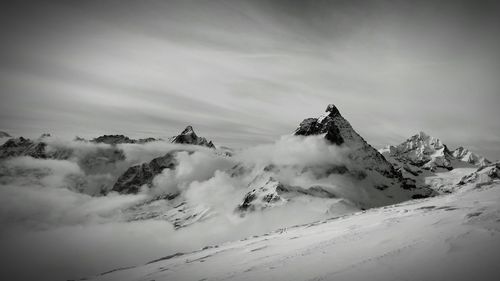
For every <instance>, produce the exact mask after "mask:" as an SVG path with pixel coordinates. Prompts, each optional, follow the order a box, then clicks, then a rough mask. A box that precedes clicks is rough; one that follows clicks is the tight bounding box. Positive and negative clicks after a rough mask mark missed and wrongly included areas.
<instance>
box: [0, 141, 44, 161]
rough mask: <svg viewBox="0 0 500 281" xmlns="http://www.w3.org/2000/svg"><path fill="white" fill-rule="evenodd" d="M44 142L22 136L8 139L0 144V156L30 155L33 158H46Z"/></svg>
mask: <svg viewBox="0 0 500 281" xmlns="http://www.w3.org/2000/svg"><path fill="white" fill-rule="evenodd" d="M46 146H47V144H45V143H44V142H34V141H32V140H30V139H26V138H23V137H19V138H13V139H9V140H8V141H7V142H5V143H4V144H3V145H2V146H0V158H7V157H17V156H31V157H33V158H46V157H47V155H46V154H45V148H46Z"/></svg>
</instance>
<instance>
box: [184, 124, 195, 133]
mask: <svg viewBox="0 0 500 281" xmlns="http://www.w3.org/2000/svg"><path fill="white" fill-rule="evenodd" d="M181 135H194V136H196V133H195V132H194V129H193V127H192V126H191V125H189V126H187V127H186V129H184V131H182V133H181Z"/></svg>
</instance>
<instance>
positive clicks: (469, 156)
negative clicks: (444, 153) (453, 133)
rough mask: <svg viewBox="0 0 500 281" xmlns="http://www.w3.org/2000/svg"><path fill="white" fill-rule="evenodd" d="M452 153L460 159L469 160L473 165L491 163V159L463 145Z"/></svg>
mask: <svg viewBox="0 0 500 281" xmlns="http://www.w3.org/2000/svg"><path fill="white" fill-rule="evenodd" d="M452 155H453V157H455V158H456V159H458V160H460V161H463V162H467V163H470V164H473V165H478V166H486V165H489V164H491V161H489V160H488V159H486V158H485V157H483V156H480V155H478V154H476V153H474V152H472V151H470V150H468V149H466V148H464V147H462V146H460V147H459V148H457V149H455V150H453V152H452Z"/></svg>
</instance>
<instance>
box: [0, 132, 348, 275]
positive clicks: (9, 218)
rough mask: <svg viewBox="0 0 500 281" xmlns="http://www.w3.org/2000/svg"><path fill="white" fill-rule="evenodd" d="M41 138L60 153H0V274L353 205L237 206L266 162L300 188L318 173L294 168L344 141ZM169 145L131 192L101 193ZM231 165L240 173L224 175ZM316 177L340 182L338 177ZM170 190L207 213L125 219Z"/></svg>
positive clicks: (107, 266) (93, 264)
mask: <svg viewBox="0 0 500 281" xmlns="http://www.w3.org/2000/svg"><path fill="white" fill-rule="evenodd" d="M43 141H44V142H46V143H47V145H48V146H47V151H49V152H50V153H51V155H52V156H53V157H59V158H64V159H62V160H61V159H59V160H58V159H35V158H32V157H14V158H7V159H4V160H1V161H0V172H1V173H0V175H1V176H0V225H1V226H2V227H1V230H0V247H1V248H2V252H1V254H0V259H1V260H2V262H3V263H4V264H7V265H8V266H4V267H2V271H3V272H2V276H9V280H32V279H36V280H66V279H71V278H80V277H85V276H90V275H94V274H98V273H102V272H105V271H108V270H111V269H114V268H117V267H123V266H131V265H137V264H143V263H146V262H148V261H150V260H152V259H154V258H159V257H162V256H166V255H169V254H173V253H176V252H186V251H192V250H196V249H200V248H202V247H204V246H207V245H215V244H217V243H222V242H224V241H231V240H237V239H242V238H245V237H248V236H251V235H256V234H263V233H266V232H269V231H274V230H276V229H279V228H282V227H287V226H291V225H296V224H302V223H306V222H311V221H314V220H318V219H324V218H328V217H332V216H337V215H341V214H344V213H347V212H352V211H355V210H357V209H356V208H355V207H353V206H349V204H347V203H346V201H345V200H339V199H332V200H330V201H328V200H326V201H325V200H321V199H317V198H314V197H304V198H302V199H300V200H302V201H291V202H290V203H289V204H286V205H284V206H281V207H276V208H271V209H267V210H264V211H257V212H253V213H246V214H244V215H242V214H241V213H240V212H236V207H237V206H238V205H239V204H241V203H242V200H243V197H244V195H245V194H246V193H247V192H248V191H250V190H249V188H248V185H249V183H250V182H251V181H252V180H253V179H254V178H255V176H256V175H258V174H260V173H262V171H263V170H262V169H263V168H264V167H266V166H268V165H275V166H279V167H283V169H282V170H280V171H279V173H277V174H276V176H278V177H279V180H282V181H284V182H287V183H294V184H296V185H301V186H305V187H308V186H312V185H314V183H315V181H316V182H317V181H318V180H317V178H316V177H314V176H312V174H308V173H305V174H303V177H300V179H298V176H297V171H301V170H302V169H303V168H304V167H306V166H321V165H327V164H346V163H347V162H346V161H347V160H346V159H347V158H346V153H347V152H348V150H347V149H346V148H343V147H337V146H332V145H329V144H328V143H327V142H326V141H325V139H324V138H323V137H322V136H312V137H307V138H306V137H294V136H283V137H281V138H280V139H278V140H277V141H275V142H274V143H273V144H266V145H259V146H255V147H250V148H246V149H241V150H236V151H234V152H233V153H234V156H233V157H228V156H227V155H225V153H224V151H219V150H212V149H207V148H203V147H199V146H189V145H176V144H171V143H168V142H164V141H156V142H151V143H146V144H119V145H117V146H111V145H107V144H96V143H91V142H85V141H70V140H65V139H63V138H57V137H45V138H44V139H43ZM174 150H175V151H178V150H181V151H180V152H177V154H176V160H177V162H178V165H177V166H176V168H175V169H173V170H169V169H165V170H163V172H162V173H161V174H159V175H157V176H156V177H155V178H154V180H153V183H152V185H151V187H147V186H144V187H143V188H142V189H141V191H140V192H139V193H138V194H128V195H126V194H125V195H124V194H118V193H116V192H109V193H107V194H106V195H101V193H102V191H106V192H108V191H110V189H111V187H112V185H113V183H114V182H115V181H116V179H117V177H118V176H119V175H121V174H122V173H123V172H124V171H125V170H126V169H127V168H128V167H130V166H132V165H136V164H140V163H144V162H148V161H150V160H152V159H153V158H155V157H159V156H162V155H165V154H166V153H167V152H169V151H174ZM117 151H119V152H120V153H117ZM117 155H118V156H117ZM236 165H241V166H243V167H245V169H246V172H245V173H243V174H241V175H238V176H234V175H231V174H232V173H233V172H232V168H233V167H235V166H236ZM92 167H94V168H92ZM95 167H98V168H95ZM322 180H323V181H325V182H329V184H330V186H332V182H333V183H335V182H336V183H337V184H338V185H339V186H342V184H340V183H341V182H340V180H341V179H340V178H339V179H333V178H328V179H326V178H324V179H322ZM345 181H346V179H344V183H343V184H346V182H345ZM332 190H334V186H332ZM169 193H180V194H181V195H180V196H181V197H182V198H184V200H186V202H187V204H188V205H189V206H198V207H201V208H207V209H208V210H210V214H211V215H210V216H208V217H207V218H206V219H205V220H203V221H200V222H196V223H194V224H192V225H190V226H187V227H184V228H180V229H177V230H175V228H174V226H173V225H172V224H171V222H169V221H167V220H156V219H154V218H153V219H146V220H139V221H130V220H129V216H128V215H129V213H128V212H130V210H129V209H128V208H129V207H132V206H136V205H138V204H143V203H144V202H148V201H149V200H151V199H152V198H155V197H156V196H158V195H162V194H169ZM303 200H306V201H307V203H309V204H304V201H303ZM27 268H29V270H26V269H27Z"/></svg>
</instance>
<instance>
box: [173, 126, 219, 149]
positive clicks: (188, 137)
mask: <svg viewBox="0 0 500 281" xmlns="http://www.w3.org/2000/svg"><path fill="white" fill-rule="evenodd" d="M172 143H179V144H193V145H201V146H206V147H209V148H215V145H214V144H213V143H212V141H208V140H207V139H206V138H204V137H199V136H197V135H196V133H195V132H194V130H193V127H191V126H187V127H186V129H184V131H182V133H181V134H180V135H178V136H175V137H173V138H172Z"/></svg>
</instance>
